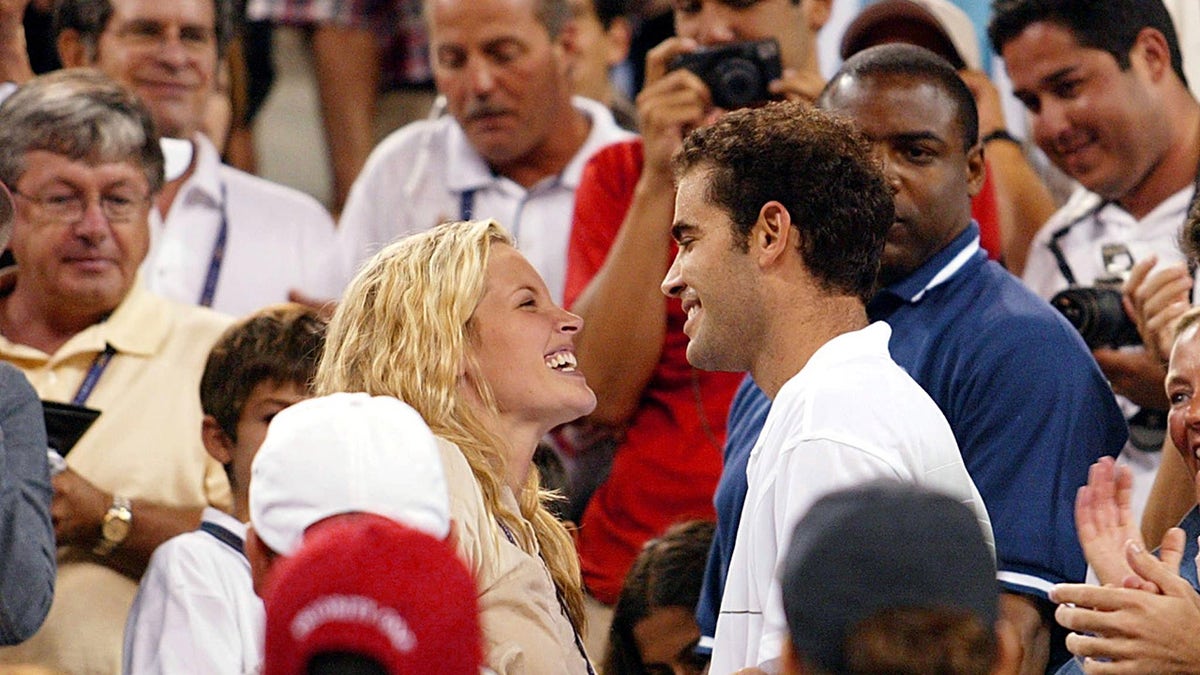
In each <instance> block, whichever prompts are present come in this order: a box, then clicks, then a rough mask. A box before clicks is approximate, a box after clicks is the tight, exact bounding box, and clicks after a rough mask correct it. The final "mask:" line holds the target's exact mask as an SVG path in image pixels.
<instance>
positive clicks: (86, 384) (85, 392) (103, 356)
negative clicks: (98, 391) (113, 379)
mask: <svg viewBox="0 0 1200 675" xmlns="http://www.w3.org/2000/svg"><path fill="white" fill-rule="evenodd" d="M116 353H117V350H116V348H114V347H113V346H112V345H109V344H106V345H104V351H102V352H100V353H99V354H97V355H96V358H95V359H93V360H92V365H91V366H89V367H88V371H87V374H85V375H84V376H83V382H82V383H80V385H79V390H78V391H76V392H75V398H72V399H71V403H73V404H74V405H78V406H82V405H83V404H85V403H87V400H88V397H90V396H91V395H92V390H93V389H95V388H96V383H97V382H99V381H100V376H101V375H103V374H104V369H105V368H108V362H109V361H112V357H113V356H114V355H116Z"/></svg>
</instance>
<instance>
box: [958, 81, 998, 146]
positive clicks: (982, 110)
mask: <svg viewBox="0 0 1200 675" xmlns="http://www.w3.org/2000/svg"><path fill="white" fill-rule="evenodd" d="M958 75H959V77H961V78H962V81H963V82H964V83H966V85H967V89H970V90H971V94H972V95H973V96H974V97H975V107H976V109H978V111H979V135H980V137H982V136H983V135H985V134H989V133H991V132H993V131H996V130H997V129H1007V128H1008V125H1007V124H1006V123H1005V121H1004V106H1003V105H1002V104H1001V102H1000V92H999V91H997V89H996V85H995V84H994V83H993V82H992V80H991V78H989V77H988V76H987V73H984V72H983V71H981V70H970V69H964V70H960V71H958Z"/></svg>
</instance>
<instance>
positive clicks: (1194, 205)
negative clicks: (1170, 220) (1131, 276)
mask: <svg viewBox="0 0 1200 675" xmlns="http://www.w3.org/2000/svg"><path fill="white" fill-rule="evenodd" d="M1112 203H1113V201H1112V200H1111V199H1105V200H1104V201H1102V202H1100V203H1099V204H1097V205H1096V206H1095V207H1093V208H1091V209H1088V212H1087V213H1085V214H1083V215H1082V216H1079V217H1078V218H1076V219H1074V220H1072V221H1071V222H1069V223H1067V224H1066V225H1064V226H1062V227H1060V228H1058V229H1057V230H1055V231H1054V233H1053V234H1051V235H1050V241H1049V242H1047V244H1046V247H1047V248H1049V249H1050V253H1051V255H1053V256H1054V263H1055V264H1056V265H1057V266H1058V271H1059V273H1060V274H1062V275H1063V278H1065V279H1066V280H1067V284H1068V285H1070V286H1077V285H1078V282H1077V281H1076V279H1075V273H1074V272H1073V271H1072V270H1071V265H1070V264H1068V263H1067V256H1066V254H1065V253H1064V252H1063V250H1062V246H1061V245H1060V244H1059V243H1058V242H1059V240H1060V239H1062V238H1063V237H1065V236H1067V233H1069V232H1070V231H1071V228H1073V227H1075V226H1076V225H1078V224H1079V223H1082V222H1083V221H1085V220H1087V219H1089V218H1094V217H1095V216H1096V215H1097V214H1099V213H1100V210H1101V209H1103V208H1104V207H1106V206H1108V205H1109V204H1112ZM1193 212H1195V213H1197V214H1200V165H1197V166H1196V177H1195V179H1194V180H1193V181H1192V200H1191V201H1190V202H1188V207H1187V209H1186V210H1185V211H1184V214H1185V215H1184V223H1185V224H1186V223H1187V220H1188V215H1189V214H1191V213H1193ZM1187 266H1188V272H1189V273H1190V274H1192V275H1193V276H1194V275H1195V273H1196V261H1194V260H1188V261H1187Z"/></svg>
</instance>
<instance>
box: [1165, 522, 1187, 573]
mask: <svg viewBox="0 0 1200 675" xmlns="http://www.w3.org/2000/svg"><path fill="white" fill-rule="evenodd" d="M1185 537H1186V535H1185V534H1184V533H1183V530H1182V529H1180V528H1178V527H1172V528H1171V529H1169V530H1167V533H1166V534H1165V535H1163V540H1162V543H1161V544H1159V546H1158V559H1159V560H1161V561H1162V563H1163V564H1164V565H1166V566H1167V567H1168V568H1169V569H1170V570H1171V573H1172V574H1179V563H1180V561H1182V560H1183V549H1184V543H1185Z"/></svg>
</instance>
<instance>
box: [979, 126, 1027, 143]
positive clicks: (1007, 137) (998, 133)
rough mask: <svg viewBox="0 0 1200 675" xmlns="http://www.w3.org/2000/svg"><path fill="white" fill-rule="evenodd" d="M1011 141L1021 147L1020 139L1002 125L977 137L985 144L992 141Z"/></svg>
mask: <svg viewBox="0 0 1200 675" xmlns="http://www.w3.org/2000/svg"><path fill="white" fill-rule="evenodd" d="M997 141H999V142H1002V143H1012V144H1014V145H1016V146H1017V147H1018V148H1020V147H1022V144H1021V139H1019V138H1017V137H1016V136H1013V135H1012V134H1010V133H1008V129H1005V128H1003V127H1000V128H997V129H993V130H991V131H989V132H987V133H986V134H983V135H982V136H980V137H979V142H980V143H982V144H983V145H984V146H987V145H989V144H991V143H993V142H997Z"/></svg>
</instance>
